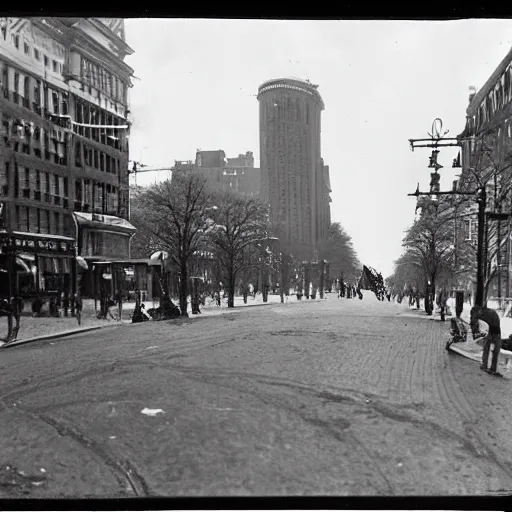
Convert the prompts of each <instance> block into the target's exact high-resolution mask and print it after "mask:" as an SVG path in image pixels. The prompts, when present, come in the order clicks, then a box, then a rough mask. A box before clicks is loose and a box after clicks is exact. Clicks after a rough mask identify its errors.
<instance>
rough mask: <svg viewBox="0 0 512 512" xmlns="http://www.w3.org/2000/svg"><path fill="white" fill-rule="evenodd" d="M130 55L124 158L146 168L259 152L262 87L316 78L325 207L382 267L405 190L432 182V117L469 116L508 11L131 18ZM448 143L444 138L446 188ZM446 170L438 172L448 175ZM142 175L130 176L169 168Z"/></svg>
mask: <svg viewBox="0 0 512 512" xmlns="http://www.w3.org/2000/svg"><path fill="white" fill-rule="evenodd" d="M126 37H127V42H128V44H129V45H130V46H131V47H132V48H133V49H134V50H135V54H134V55H133V56H131V57H129V58H128V59H127V62H128V64H129V65H130V66H132V67H133V68H134V70H135V76H136V77H137V78H138V79H135V80H134V87H133V89H131V91H130V95H131V110H132V115H133V126H132V132H131V138H130V158H131V159H133V160H139V161H141V162H143V163H145V164H148V165H150V166H155V167H164V166H171V165H172V164H173V162H174V160H193V159H194V158H195V153H196V150H197V149H202V150H215V149H223V150H224V151H225V152H226V155H227V156H228V157H233V156H237V155H238V154H239V153H245V152H246V151H253V152H254V155H255V158H256V161H257V165H259V127H258V122H259V120H258V102H257V99H256V94H257V90H258V86H259V85H260V84H261V83H262V82H264V81H266V80H269V79H271V78H277V77H282V76H294V77H299V78H304V79H306V78H309V79H310V80H311V82H313V83H315V84H318V85H319V88H318V91H319V93H320V94H321V96H322V98H323V100H324V103H325V110H324V111H323V113H322V156H323V158H324V161H325V163H326V164H328V165H329V166H330V176H331V186H332V189H333V192H332V203H331V215H332V219H333V220H334V221H339V222H340V223H341V224H342V226H343V227H344V228H345V229H346V230H347V232H348V233H349V235H350V236H351V237H352V240H353V242H354V247H355V249H356V251H357V253H358V256H359V258H360V260H361V262H362V263H364V264H366V265H370V266H372V267H374V268H376V269H377V270H378V271H380V272H382V274H383V275H384V277H386V276H387V275H389V274H390V273H391V272H392V269H393V261H394V260H395V259H396V258H397V257H398V256H399V255H400V254H401V251H402V248H401V241H402V238H403V233H404V230H405V229H406V228H407V226H408V225H410V224H411V223H412V221H413V219H414V208H415V198H413V197H408V196H407V194H408V193H411V192H414V190H415V189H416V184H417V182H418V181H419V182H420V185H421V189H422V190H427V189H428V184H429V181H430V176H429V172H430V171H429V169H428V168H427V165H428V157H429V155H430V151H429V150H428V149H423V150H420V149H417V150H415V151H414V152H411V151H410V149H409V143H408V139H409V138H423V137H427V131H430V128H431V125H432V121H433V119H434V118H435V117H439V118H441V119H442V120H443V124H444V127H445V128H448V129H449V130H450V134H449V135H451V136H455V135H457V134H458V133H460V132H461V131H462V130H463V128H464V124H465V110H466V107H467V104H468V94H469V91H468V88H469V86H470V85H474V86H476V87H477V88H479V87H481V86H482V85H483V84H484V83H485V81H486V80H487V78H488V77H489V76H490V75H491V73H492V72H493V71H494V69H495V68H496V67H497V65H498V64H499V63H500V61H501V60H502V58H503V57H504V56H505V55H506V53H507V52H508V50H509V48H510V47H511V45H512V20H464V21H444V22H433V21H410V22H407V21H266V20H257V21H254V20H170V19H169V20H166V19H132V20H127V21H126ZM455 156H456V151H454V150H453V149H451V148H447V149H445V150H442V151H441V153H440V156H439V161H440V163H441V164H443V165H444V166H445V169H441V171H440V172H441V173H442V179H441V187H442V189H446V188H449V187H451V183H452V181H453V179H454V175H455V170H452V168H451V162H452V159H453V158H454V157H455ZM443 173H444V174H443ZM166 177H167V173H160V174H159V175H155V174H154V173H148V174H140V175H139V176H138V177H137V183H138V184H140V185H144V184H149V183H152V182H154V181H155V180H160V179H165V178H166Z"/></svg>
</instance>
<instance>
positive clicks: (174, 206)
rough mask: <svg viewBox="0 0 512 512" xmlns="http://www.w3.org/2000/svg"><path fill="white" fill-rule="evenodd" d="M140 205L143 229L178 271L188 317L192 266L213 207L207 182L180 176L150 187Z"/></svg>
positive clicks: (183, 309) (193, 176)
mask: <svg viewBox="0 0 512 512" xmlns="http://www.w3.org/2000/svg"><path fill="white" fill-rule="evenodd" d="M141 201H143V205H144V222H143V227H144V229H146V230H147V232H148V233H149V234H150V235H151V237H152V238H153V239H154V240H155V241H156V243H157V244H158V245H159V248H160V249H163V250H165V251H167V252H168V253H169V258H170V260H171V263H172V264H173V265H174V266H175V268H176V269H177V270H178V273H179V302H180V310H181V314H182V316H188V313H187V297H188V293H189V287H188V286H189V283H188V281H189V264H190V262H191V259H192V256H193V255H194V253H195V252H196V251H197V250H199V249H200V248H201V243H202V241H203V239H204V232H205V231H206V229H207V228H208V218H209V215H210V214H211V207H212V205H211V195H210V192H209V190H208V188H207V187H206V180H205V179H204V178H203V177H201V176H199V175H198V174H196V173H190V174H177V175H176V176H173V179H172V181H169V180H167V181H164V182H162V183H158V184H155V185H152V186H151V187H149V188H148V189H147V190H146V191H145V192H144V194H143V196H142V197H141Z"/></svg>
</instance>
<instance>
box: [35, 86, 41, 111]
mask: <svg viewBox="0 0 512 512" xmlns="http://www.w3.org/2000/svg"><path fill="white" fill-rule="evenodd" d="M34 105H35V106H41V83H40V82H39V80H37V81H36V83H35V84H34Z"/></svg>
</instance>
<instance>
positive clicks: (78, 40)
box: [0, 18, 135, 277]
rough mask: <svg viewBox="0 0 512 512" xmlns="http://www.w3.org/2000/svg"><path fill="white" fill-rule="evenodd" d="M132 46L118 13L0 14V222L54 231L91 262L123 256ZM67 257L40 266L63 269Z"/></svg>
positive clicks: (128, 228) (33, 233) (40, 233)
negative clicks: (62, 15)
mask: <svg viewBox="0 0 512 512" xmlns="http://www.w3.org/2000/svg"><path fill="white" fill-rule="evenodd" d="M131 53H133V50H132V49H131V48H130V47H129V46H128V45H127V43H126V41H125V34H124V21H123V20H122V19H118V18H111V19H100V18H31V19H23V18H2V19H0V117H1V122H2V125H1V127H0V130H1V131H2V138H1V139H0V202H1V203H2V205H3V208H2V210H3V213H4V217H3V226H2V228H3V229H4V230H5V232H7V233H13V232H15V233H16V237H17V238H19V239H21V240H23V239H26V240H32V241H33V240H39V239H41V240H42V239H43V238H44V239H53V240H59V237H61V239H62V240H63V241H67V242H70V243H71V242H73V243H76V246H77V249H78V254H79V255H81V256H83V257H84V258H85V259H86V260H88V261H90V262H93V261H101V260H105V259H109V258H110V259H111V258H128V257H129V240H130V237H131V235H132V234H133V233H134V231H135V228H134V227H133V226H132V225H131V224H130V223H129V222H128V210H129V209H128V201H129V194H128V134H129V125H130V123H129V122H128V115H129V110H128V88H129V87H130V86H131V83H130V78H131V76H132V74H133V70H132V69H131V68H130V67H129V66H128V65H127V64H126V63H125V62H124V59H125V57H126V55H129V54H131ZM36 243H37V242H36ZM32 245H33V244H32ZM38 257H39V256H38ZM38 261H39V263H40V264H39V267H40V268H39V271H41V272H42V269H43V267H44V268H46V267H45V265H44V264H43V261H44V259H41V258H39V260H38ZM48 261H49V260H48ZM47 263H48V262H47ZM72 264H73V262H71V261H68V262H65V261H64V260H63V261H62V265H60V266H59V264H58V261H57V262H56V263H54V265H53V266H52V265H50V264H49V263H48V265H47V268H46V270H47V272H46V273H49V271H50V269H51V270H52V272H53V273H55V274H60V275H61V277H62V274H70V273H71V272H70V266H71V265H72Z"/></svg>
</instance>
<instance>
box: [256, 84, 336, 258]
mask: <svg viewBox="0 0 512 512" xmlns="http://www.w3.org/2000/svg"><path fill="white" fill-rule="evenodd" d="M317 88H318V86H317V85H313V84H311V83H310V82H309V81H304V80H298V79H290V78H279V79H274V80H269V81H267V82H265V83H263V84H262V85H261V86H260V87H259V89H258V101H259V104H260V162H261V164H260V166H261V194H262V198H263V199H264V200H265V201H266V202H268V203H269V205H270V211H271V222H272V225H273V227H274V231H275V232H276V233H278V235H279V238H281V239H282V240H284V241H285V242H287V243H291V244H298V245H300V246H302V247H307V248H308V251H309V253H310V254H311V256H312V257H316V255H317V254H318V249H319V245H320V241H321V240H322V239H323V238H324V237H326V236H327V233H328V229H329V222H330V205H329V203H330V196H329V194H330V192H331V190H330V179H329V167H328V166H326V165H324V162H323V160H322V157H321V144H320V132H321V129H320V125H321V122H320V121H321V119H320V118H321V112H322V110H324V102H323V101H322V98H321V96H320V94H319V93H318V90H317Z"/></svg>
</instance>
